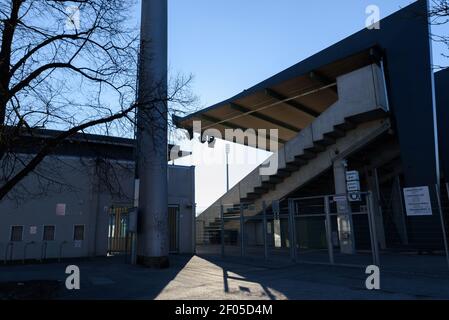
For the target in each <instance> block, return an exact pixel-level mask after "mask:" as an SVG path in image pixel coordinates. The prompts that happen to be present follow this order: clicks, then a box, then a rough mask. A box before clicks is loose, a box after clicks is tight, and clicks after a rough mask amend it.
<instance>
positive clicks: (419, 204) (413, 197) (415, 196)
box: [404, 187, 432, 216]
mask: <svg viewBox="0 0 449 320" xmlns="http://www.w3.org/2000/svg"><path fill="white" fill-rule="evenodd" d="M404 201H405V208H406V210H407V215H408V216H431V215H432V203H431V202H430V194H429V187H416V188H404Z"/></svg>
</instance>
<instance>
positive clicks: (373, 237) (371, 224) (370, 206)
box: [366, 192, 380, 267]
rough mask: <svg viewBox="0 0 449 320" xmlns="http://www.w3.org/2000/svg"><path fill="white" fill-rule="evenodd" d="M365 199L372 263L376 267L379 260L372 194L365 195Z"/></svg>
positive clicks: (378, 264)
mask: <svg viewBox="0 0 449 320" xmlns="http://www.w3.org/2000/svg"><path fill="white" fill-rule="evenodd" d="M366 197H367V198H366V199H367V204H368V206H367V210H368V225H369V231H370V238H371V251H372V254H373V263H374V265H376V266H378V267H379V266H380V258H379V247H378V244H377V234H376V221H375V219H374V207H373V194H372V192H368V194H367V195H366Z"/></svg>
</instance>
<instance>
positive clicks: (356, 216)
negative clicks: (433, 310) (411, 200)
mask: <svg viewBox="0 0 449 320" xmlns="http://www.w3.org/2000/svg"><path fill="white" fill-rule="evenodd" d="M390 191H392V192H391V196H390V197H385V196H384V197H383V199H378V198H377V197H376V196H375V195H374V194H373V193H372V192H362V193H361V194H360V199H359V201H355V202H349V200H348V199H347V198H346V196H345V195H320V196H312V197H302V198H291V199H288V200H285V201H281V202H278V201H273V202H271V201H270V202H269V203H267V202H261V203H240V204H233V205H223V206H220V207H217V208H215V212H216V215H215V216H214V217H213V218H209V219H210V220H209V221H204V220H203V221H200V223H201V224H202V225H203V227H201V228H198V230H199V232H201V235H197V239H198V244H197V252H198V254H200V255H201V254H212V255H222V256H224V257H227V256H228V257H245V258H257V259H263V260H272V261H288V262H295V263H317V264H330V265H348V266H368V265H372V264H374V265H378V266H380V267H382V268H384V269H385V270H392V271H403V272H413V273H421V272H422V273H434V272H436V273H440V272H441V273H445V274H447V273H448V271H449V255H448V230H449V225H448V220H449V184H443V185H442V186H441V189H438V186H429V191H430V194H431V206H432V217H410V216H408V215H407V212H406V209H405V204H404V198H403V190H402V189H401V188H400V187H399V188H398V190H396V191H395V190H393V189H392V190H389V192H390ZM387 204H388V205H387ZM342 205H346V206H347V207H346V208H342ZM343 209H344V210H343ZM420 221H424V222H425V223H427V224H428V226H427V227H426V226H424V225H423V223H424V222H423V223H421V222H420ZM418 224H419V230H420V231H417V230H418V229H416V230H414V228H416V226H417V225H418ZM348 225H349V227H348ZM348 228H349V229H348ZM420 244H422V245H420Z"/></svg>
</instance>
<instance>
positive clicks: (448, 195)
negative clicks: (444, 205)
mask: <svg viewBox="0 0 449 320" xmlns="http://www.w3.org/2000/svg"><path fill="white" fill-rule="evenodd" d="M446 191H447V199H448V200H449V183H446Z"/></svg>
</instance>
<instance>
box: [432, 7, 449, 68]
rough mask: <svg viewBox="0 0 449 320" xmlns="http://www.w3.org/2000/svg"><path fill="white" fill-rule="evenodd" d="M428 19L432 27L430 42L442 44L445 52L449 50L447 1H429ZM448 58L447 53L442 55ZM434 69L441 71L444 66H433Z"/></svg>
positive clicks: (448, 10) (448, 8)
mask: <svg viewBox="0 0 449 320" xmlns="http://www.w3.org/2000/svg"><path fill="white" fill-rule="evenodd" d="M429 19H430V23H431V25H433V29H434V30H433V33H432V35H431V36H432V40H433V41H435V42H437V43H440V44H442V45H443V46H444V47H445V49H446V50H449V32H448V23H449V0H431V2H430V10H429ZM442 55H443V56H444V57H446V58H449V54H448V53H442ZM434 67H435V68H436V69H443V68H445V66H434Z"/></svg>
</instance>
